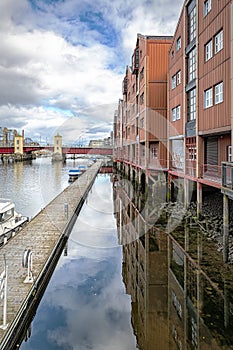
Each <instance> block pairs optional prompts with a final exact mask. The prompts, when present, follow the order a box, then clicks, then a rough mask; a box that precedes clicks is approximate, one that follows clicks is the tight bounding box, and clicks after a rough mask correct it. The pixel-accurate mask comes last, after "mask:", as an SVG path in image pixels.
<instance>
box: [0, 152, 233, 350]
mask: <svg viewBox="0 0 233 350" xmlns="http://www.w3.org/2000/svg"><path fill="white" fill-rule="evenodd" d="M76 164H77V161H76V163H75V162H74V161H71V160H69V161H68V162H67V164H66V165H63V164H61V163H59V162H57V163H51V159H50V158H41V159H37V160H34V161H32V162H30V163H16V164H7V165H2V164H0V175H1V188H0V195H1V196H2V197H9V198H11V199H12V200H13V201H14V202H15V203H16V208H17V209H18V211H20V212H22V213H23V214H25V215H27V216H30V217H31V216H34V215H35V214H36V213H37V212H38V211H39V210H40V209H41V208H42V207H44V206H45V205H46V204H47V203H48V202H49V201H50V200H51V199H52V198H53V197H54V196H55V195H56V194H58V193H60V192H61V191H62V190H63V189H64V188H65V187H66V186H68V185H69V184H68V169H69V168H70V167H73V166H74V165H76ZM118 179H119V181H117V182H116V183H115V184H114V185H113V182H112V177H111V176H110V175H104V174H99V175H98V177H97V179H96V181H95V183H94V185H93V188H92V190H91V191H90V193H89V195H88V197H87V199H86V201H85V204H84V206H83V208H82V210H81V212H80V215H79V217H78V219H77V221H76V223H75V225H74V227H73V230H72V232H71V235H70V238H69V240H68V243H67V246H66V248H65V250H64V253H63V254H62V256H61V257H60V259H59V262H58V264H57V267H56V269H55V271H54V274H53V276H52V278H51V280H50V282H49V284H48V287H47V289H46V291H45V293H44V296H43V298H42V300H41V302H40V305H39V307H38V309H37V311H36V315H35V317H34V320H33V322H32V325H31V331H30V337H29V338H28V339H27V341H25V342H23V343H22V344H21V346H20V349H21V350H26V349H30V350H41V349H43V350H44V349H45V350H55V349H56V350H89V349H95V350H105V349H106V350H107V349H108V350H116V349H117V350H134V349H140V350H170V349H172V350H173V349H180V350H181V349H193V350H195V349H199V350H206V349H216V350H217V349H222V350H223V349H224V350H230V349H233V332H232V329H233V288H232V286H233V274H232V265H226V264H223V263H222V257H221V254H219V253H218V252H217V249H216V246H215V245H214V244H213V242H211V241H210V240H208V239H206V237H204V236H203V235H202V234H201V232H200V231H199V230H198V229H197V227H195V226H191V225H189V224H188V223H187V222H186V223H184V222H183V221H182V219H181V218H180V217H179V213H178V217H179V220H178V221H176V222H174V220H177V216H176V215H173V217H172V216H171V217H167V216H166V218H165V220H164V216H163V213H162V211H161V212H159V210H156V208H157V206H158V207H159V205H160V203H159V195H158V196H157V197H156V198H154V199H153V198H152V197H151V196H150V195H149V196H148V197H147V198H146V199H145V198H144V196H138V194H137V195H136V194H135V191H134V188H133V185H132V184H131V183H130V182H129V181H128V180H126V179H123V178H121V177H120V176H118ZM152 199H153V200H154V202H153V200H152ZM158 204H159V205H158ZM158 212H159V215H158ZM175 216H176V217H175ZM146 217H147V219H146ZM174 217H175V219H174ZM168 226H169V227H172V230H168V229H167V228H168ZM165 230H166V231H167V233H166V234H165V232H164V231H165Z"/></svg>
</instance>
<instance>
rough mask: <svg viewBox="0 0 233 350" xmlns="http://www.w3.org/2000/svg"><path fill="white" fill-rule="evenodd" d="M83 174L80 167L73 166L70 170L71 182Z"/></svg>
mask: <svg viewBox="0 0 233 350" xmlns="http://www.w3.org/2000/svg"><path fill="white" fill-rule="evenodd" d="M80 175H81V170H80V169H79V168H73V169H70V170H69V182H73V181H74V180H76V179H77V178H78V177H79V176H80Z"/></svg>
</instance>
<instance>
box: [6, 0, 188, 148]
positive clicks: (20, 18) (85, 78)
mask: <svg viewBox="0 0 233 350" xmlns="http://www.w3.org/2000/svg"><path fill="white" fill-rule="evenodd" d="M182 4H183V0H176V1H173V0H114V1H109V0H97V1H93V0H17V1H15V0H1V1H0V92H1V93H0V120H1V123H0V127H8V128H12V129H17V130H18V132H19V133H21V132H22V130H24V132H25V137H31V138H33V139H34V140H37V141H39V140H47V141H52V140H53V136H54V134H56V133H57V132H59V133H60V134H61V135H62V136H63V137H64V140H65V142H67V143H68V142H69V143H71V144H75V143H79V142H80V140H81V142H83V141H84V140H89V139H94V138H103V137H107V136H109V133H110V131H111V130H112V123H113V115H114V110H115V109H116V107H117V103H118V99H119V98H121V96H122V95H121V86H122V80H123V77H124V74H125V69H126V65H130V63H131V55H132V53H133V50H134V47H135V44H136V36H137V33H141V34H146V35H173V34H174V31H175V28H176V24H177V20H178V18H179V15H180V11H181V6H182Z"/></svg>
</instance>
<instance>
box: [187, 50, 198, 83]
mask: <svg viewBox="0 0 233 350" xmlns="http://www.w3.org/2000/svg"><path fill="white" fill-rule="evenodd" d="M196 67H197V58H196V48H194V49H193V50H192V51H191V52H190V53H189V56H188V73H189V75H188V78H189V79H188V81H189V82H190V81H192V80H194V79H195V78H196Z"/></svg>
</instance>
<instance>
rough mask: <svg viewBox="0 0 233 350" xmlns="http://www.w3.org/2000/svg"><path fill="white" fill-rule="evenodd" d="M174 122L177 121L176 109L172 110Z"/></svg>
mask: <svg viewBox="0 0 233 350" xmlns="http://www.w3.org/2000/svg"><path fill="white" fill-rule="evenodd" d="M172 121H173V122H174V121H176V107H175V108H172Z"/></svg>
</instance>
